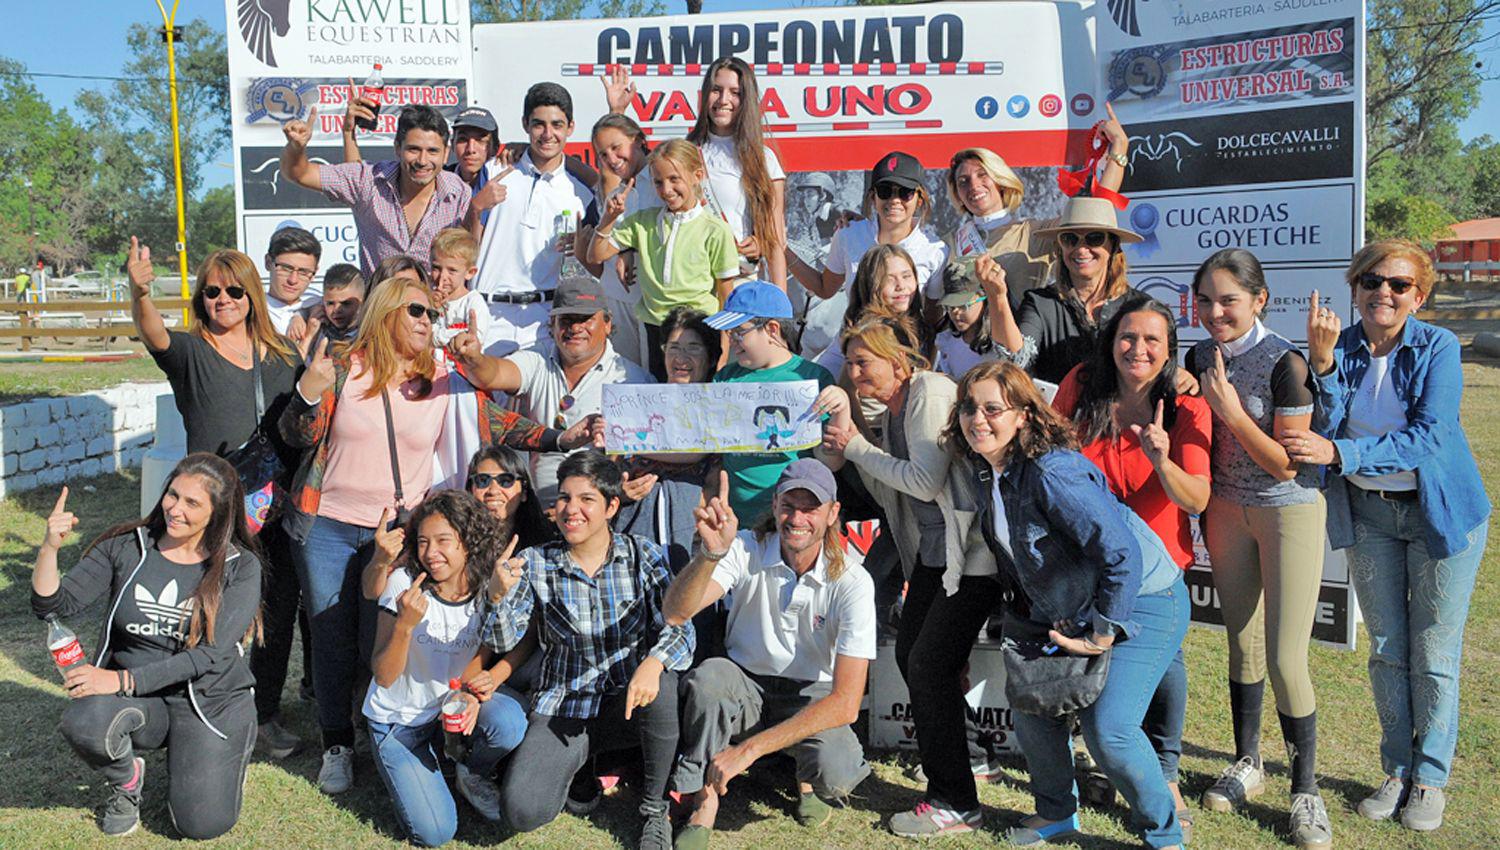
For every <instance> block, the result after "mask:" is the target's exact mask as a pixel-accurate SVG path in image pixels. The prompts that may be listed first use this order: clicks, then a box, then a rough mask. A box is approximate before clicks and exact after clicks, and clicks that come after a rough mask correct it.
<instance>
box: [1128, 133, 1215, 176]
mask: <svg viewBox="0 0 1500 850" xmlns="http://www.w3.org/2000/svg"><path fill="white" fill-rule="evenodd" d="M1130 141H1131V143H1132V144H1131V150H1130V168H1131V170H1132V171H1134V170H1135V160H1136V157H1144V158H1146V159H1147V160H1150V161H1151V162H1157V161H1159V160H1164V159H1166V158H1167V157H1171V158H1172V160H1173V162H1175V163H1176V165H1177V170H1178V171H1179V172H1180V171H1182V158H1183V155H1184V153H1185V152H1186V150H1190V149H1192V148H1201V147H1203V143H1202V142H1200V141H1198V140H1196V139H1194V138H1193V137H1192V136H1189V135H1188V134H1187V133H1183V132H1180V131H1173V132H1171V133H1153V134H1150V135H1146V136H1131V137H1130ZM1178 145H1182V147H1178Z"/></svg>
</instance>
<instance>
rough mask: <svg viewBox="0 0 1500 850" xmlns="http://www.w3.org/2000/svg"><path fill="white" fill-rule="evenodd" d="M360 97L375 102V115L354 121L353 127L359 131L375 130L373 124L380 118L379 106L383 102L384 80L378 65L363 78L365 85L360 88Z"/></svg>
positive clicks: (377, 63)
mask: <svg viewBox="0 0 1500 850" xmlns="http://www.w3.org/2000/svg"><path fill="white" fill-rule="evenodd" d="M359 95H360V97H363V98H365V99H367V100H373V101H375V115H374V116H373V117H370V118H356V119H354V126H356V127H358V128H359V129H361V130H371V131H373V130H374V129H375V124H376V122H377V120H378V119H379V117H380V104H381V103H382V102H384V100H385V78H384V77H382V76H381V75H380V63H379V62H376V63H375V70H373V71H371V72H370V76H368V77H366V78H365V84H364V85H363V86H361V87H360V92H359Z"/></svg>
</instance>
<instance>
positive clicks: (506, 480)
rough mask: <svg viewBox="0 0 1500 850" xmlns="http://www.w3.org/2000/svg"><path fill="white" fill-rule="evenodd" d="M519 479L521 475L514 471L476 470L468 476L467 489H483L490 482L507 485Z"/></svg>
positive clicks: (502, 485)
mask: <svg viewBox="0 0 1500 850" xmlns="http://www.w3.org/2000/svg"><path fill="white" fill-rule="evenodd" d="M520 480H521V477H520V476H519V475H517V474H515V473H514V472H476V473H474V474H473V475H470V476H469V489H470V490H484V489H487V488H488V487H489V486H490V485H491V484H499V485H500V486H501V487H509V486H511V485H512V484H515V483H516V482H517V481H520Z"/></svg>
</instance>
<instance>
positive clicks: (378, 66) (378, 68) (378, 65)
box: [375, 62, 380, 71]
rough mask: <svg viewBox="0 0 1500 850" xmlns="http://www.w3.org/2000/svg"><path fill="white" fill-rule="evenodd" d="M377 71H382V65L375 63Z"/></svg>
mask: <svg viewBox="0 0 1500 850" xmlns="http://www.w3.org/2000/svg"><path fill="white" fill-rule="evenodd" d="M375 70H377V71H379V70H380V63H379V62H376V63H375Z"/></svg>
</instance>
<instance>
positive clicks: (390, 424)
mask: <svg viewBox="0 0 1500 850" xmlns="http://www.w3.org/2000/svg"><path fill="white" fill-rule="evenodd" d="M380 401H381V403H382V404H384V405H385V442H386V445H387V446H388V447H389V448H390V451H391V478H392V480H393V481H394V482H395V484H396V518H395V519H393V520H391V528H403V527H405V526H406V522H407V520H409V519H411V511H409V510H407V508H406V494H405V493H403V492H402V491H401V461H400V459H399V458H397V457H396V423H395V422H394V421H393V420H392V419H391V396H390V393H388V392H386V391H385V389H384V388H383V387H382V388H381V390H380Z"/></svg>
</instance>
